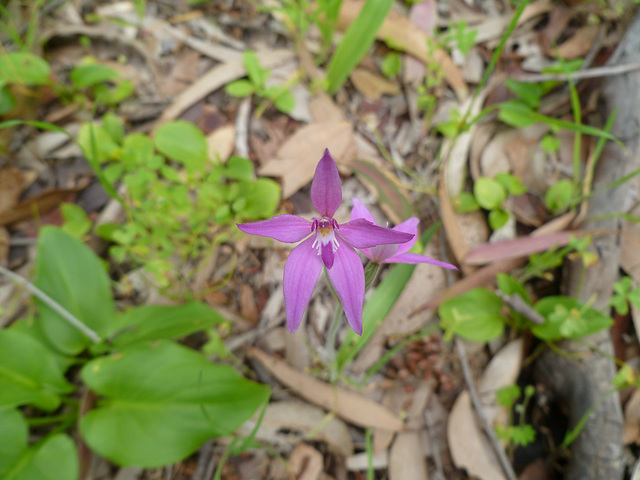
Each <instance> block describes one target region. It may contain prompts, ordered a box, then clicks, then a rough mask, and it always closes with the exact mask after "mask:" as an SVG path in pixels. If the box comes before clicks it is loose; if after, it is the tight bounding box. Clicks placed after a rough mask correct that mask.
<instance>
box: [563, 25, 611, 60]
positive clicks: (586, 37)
mask: <svg viewBox="0 0 640 480" xmlns="http://www.w3.org/2000/svg"><path fill="white" fill-rule="evenodd" d="M600 28H601V27H600V25H585V26H584V27H582V28H580V29H579V30H578V31H577V32H576V33H575V35H573V36H572V37H571V38H570V39H569V40H567V41H566V42H564V43H563V44H562V45H560V46H559V47H558V48H557V50H556V51H555V52H554V54H555V55H559V56H560V57H561V58H564V59H565V60H572V59H574V58H579V57H583V56H584V55H586V54H587V53H589V50H590V49H591V46H592V45H593V42H595V40H596V38H597V36H598V31H599V30H600Z"/></svg>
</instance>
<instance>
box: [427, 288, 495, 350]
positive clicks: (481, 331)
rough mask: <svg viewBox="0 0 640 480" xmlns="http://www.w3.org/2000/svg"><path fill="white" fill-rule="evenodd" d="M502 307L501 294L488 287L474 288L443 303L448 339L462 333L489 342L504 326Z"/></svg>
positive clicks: (441, 308)
mask: <svg viewBox="0 0 640 480" xmlns="http://www.w3.org/2000/svg"><path fill="white" fill-rule="evenodd" d="M501 310H502V300H501V299H500V297H498V296H497V295H496V294H495V293H493V292H491V291H489V290H487V289H486V288H474V289H473V290H469V291H468V292H465V293H463V294H462V295H459V296H457V297H455V298H452V299H451V300H447V301H446V302H444V303H442V304H441V305H440V308H439V313H440V326H441V327H442V328H443V329H444V330H445V339H446V340H450V339H451V338H452V337H453V335H458V336H460V337H462V338H466V339H467V340H471V341H474V342H488V341H489V340H493V339H494V338H496V337H498V336H500V335H501V334H502V332H503V330H504V318H503V316H502V314H501Z"/></svg>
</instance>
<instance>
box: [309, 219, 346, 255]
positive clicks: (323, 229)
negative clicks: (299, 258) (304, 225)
mask: <svg viewBox="0 0 640 480" xmlns="http://www.w3.org/2000/svg"><path fill="white" fill-rule="evenodd" d="M338 229H339V226H338V222H336V221H335V220H334V219H333V218H327V217H322V218H314V219H313V223H312V224H311V231H312V232H315V234H316V238H315V240H314V241H313V244H312V245H311V247H312V248H315V249H316V250H317V251H318V255H321V253H322V246H323V245H328V244H331V246H332V247H333V251H334V252H335V251H336V250H338V247H339V246H340V243H338V239H337V238H336V233H335V232H336V230H338Z"/></svg>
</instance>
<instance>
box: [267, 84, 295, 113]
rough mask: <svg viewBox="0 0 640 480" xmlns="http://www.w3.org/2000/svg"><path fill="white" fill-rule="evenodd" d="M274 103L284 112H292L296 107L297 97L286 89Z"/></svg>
mask: <svg viewBox="0 0 640 480" xmlns="http://www.w3.org/2000/svg"><path fill="white" fill-rule="evenodd" d="M273 104H274V105H275V106H276V108H277V109H278V110H280V111H281V112H282V113H291V112H293V109H294V108H296V99H295V98H294V96H293V94H292V93H291V92H290V91H289V90H287V89H284V90H283V91H282V93H280V94H279V95H278V96H277V97H276V98H275V99H274V100H273Z"/></svg>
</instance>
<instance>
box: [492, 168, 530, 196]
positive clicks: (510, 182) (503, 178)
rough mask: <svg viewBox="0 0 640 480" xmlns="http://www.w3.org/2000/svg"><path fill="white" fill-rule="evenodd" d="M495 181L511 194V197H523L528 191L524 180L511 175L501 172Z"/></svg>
mask: <svg viewBox="0 0 640 480" xmlns="http://www.w3.org/2000/svg"><path fill="white" fill-rule="evenodd" d="M495 179H496V180H497V181H498V182H500V184H501V185H502V186H503V187H504V188H505V190H506V191H507V192H509V195H522V194H523V193H525V192H526V191H527V187H525V186H524V185H523V183H522V180H520V179H519V178H518V177H516V176H514V175H511V174H510V173H505V172H500V173H498V174H496V177H495Z"/></svg>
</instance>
